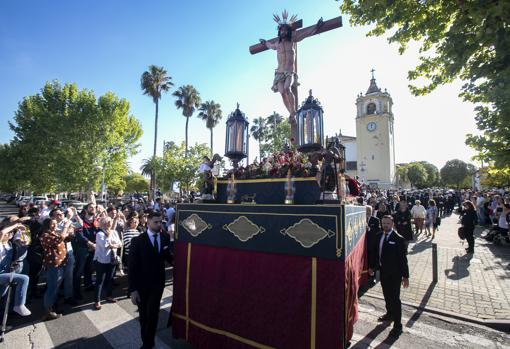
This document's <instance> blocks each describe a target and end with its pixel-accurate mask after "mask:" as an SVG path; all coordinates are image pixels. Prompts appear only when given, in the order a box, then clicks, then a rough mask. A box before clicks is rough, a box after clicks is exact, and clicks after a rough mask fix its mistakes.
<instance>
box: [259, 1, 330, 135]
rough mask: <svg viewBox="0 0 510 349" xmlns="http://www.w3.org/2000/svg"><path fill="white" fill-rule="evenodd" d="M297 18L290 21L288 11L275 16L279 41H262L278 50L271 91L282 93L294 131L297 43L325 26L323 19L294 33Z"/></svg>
mask: <svg viewBox="0 0 510 349" xmlns="http://www.w3.org/2000/svg"><path fill="white" fill-rule="evenodd" d="M296 18H297V17H296V16H295V15H294V16H292V17H291V18H290V19H288V13H287V11H284V12H283V13H282V18H280V16H278V15H274V20H275V22H276V23H278V39H277V40H276V41H273V40H270V41H266V40H264V39H260V43H261V44H262V45H264V46H265V47H267V48H268V49H272V50H276V53H277V55H276V56H277V60H278V67H277V68H276V71H275V74H274V80H273V86H272V88H271V89H272V90H273V91H274V92H280V94H281V95H282V99H283V103H284V104H285V107H286V108H287V110H288V111H289V120H290V123H291V126H292V128H293V129H294V128H295V124H296V119H295V115H296V105H297V100H296V97H297V96H296V94H297V86H298V82H297V79H298V76H297V72H296V68H297V67H296V43H298V42H299V41H301V40H303V39H304V38H306V37H308V36H312V35H315V34H316V33H317V31H318V30H319V29H320V28H321V26H322V25H323V20H322V18H321V19H319V21H318V22H317V24H316V25H314V26H311V27H308V28H305V29H302V30H299V31H294V30H293V29H292V24H293V23H294V22H295V21H296ZM291 88H292V89H291ZM293 134H294V133H293Z"/></svg>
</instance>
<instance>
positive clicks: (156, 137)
mask: <svg viewBox="0 0 510 349" xmlns="http://www.w3.org/2000/svg"><path fill="white" fill-rule="evenodd" d="M158 107H159V101H158V100H156V118H155V120H154V152H153V154H152V157H153V159H155V158H156V149H157V144H158V143H157V142H158V109H159V108H158ZM151 177H152V179H151V182H152V187H151V198H152V199H155V198H156V171H155V170H153V171H152V173H151Z"/></svg>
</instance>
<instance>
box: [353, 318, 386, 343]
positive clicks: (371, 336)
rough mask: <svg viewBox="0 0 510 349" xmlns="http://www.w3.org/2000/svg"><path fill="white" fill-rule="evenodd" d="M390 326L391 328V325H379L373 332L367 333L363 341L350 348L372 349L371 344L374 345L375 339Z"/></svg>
mask: <svg viewBox="0 0 510 349" xmlns="http://www.w3.org/2000/svg"><path fill="white" fill-rule="evenodd" d="M388 326H389V324H379V325H377V326H376V327H375V328H374V329H373V330H372V331H370V332H369V333H367V335H366V336H365V337H363V339H361V340H360V341H358V343H356V344H354V345H353V346H352V347H350V348H351V349H363V348H369V347H370V343H372V341H373V340H374V339H375V338H377V336H378V335H380V334H381V333H382V332H383V331H384V330H385V329H386V328H387V327H388Z"/></svg>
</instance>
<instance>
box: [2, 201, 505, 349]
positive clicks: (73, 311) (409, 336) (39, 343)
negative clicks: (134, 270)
mask: <svg viewBox="0 0 510 349" xmlns="http://www.w3.org/2000/svg"><path fill="white" fill-rule="evenodd" d="M4 209H5V207H2V205H0V212H2V210H4ZM168 273H169V277H168V280H169V281H168V283H167V287H166V289H165V293H164V297H163V300H162V304H161V312H160V323H159V328H158V332H157V347H158V348H173V349H190V348H191V347H190V346H189V345H187V344H186V343H184V342H183V341H180V340H176V339H174V338H173V337H172V334H171V329H169V328H167V327H166V323H167V319H168V312H169V308H170V305H171V302H172V281H171V269H169V270H168ZM117 280H118V282H119V285H118V286H116V287H115V289H114V296H115V297H116V298H117V299H118V302H117V303H116V304H104V306H103V308H102V309H101V310H100V311H95V310H93V309H92V305H93V303H92V293H91V292H89V293H85V296H86V299H85V300H84V301H83V302H82V303H81V304H80V305H78V306H76V307H70V306H67V305H63V304H60V310H61V311H62V312H63V313H64V316H63V317H62V318H60V319H57V320H54V321H50V322H41V321H39V319H40V318H41V317H42V315H43V314H42V305H41V300H40V299H38V300H34V302H32V303H31V304H29V305H28V306H29V308H30V309H31V310H32V312H33V315H32V316H30V317H28V318H21V317H19V316H17V315H11V316H10V317H9V324H11V325H12V326H13V329H12V330H11V331H10V332H8V333H7V334H6V340H5V342H4V343H2V344H0V348H16V349H25V348H27V349H28V348H30V349H47V348H94V349H102V348H122V349H127V348H139V347H140V345H141V342H140V339H139V324H138V320H137V312H136V308H135V307H134V306H133V305H132V304H131V302H130V301H129V300H128V299H127V298H126V297H125V296H124V295H125V291H126V284H127V280H126V279H125V278H119V279H117ZM383 312H384V303H383V302H382V301H381V300H379V299H377V298H371V297H364V298H363V299H361V300H360V317H359V320H358V322H357V323H356V326H355V333H354V337H353V340H352V345H351V348H390V347H391V348H431V349H432V348H434V349H436V348H501V349H510V336H509V335H507V334H504V333H502V332H498V331H495V330H492V329H489V328H487V327H483V326H478V325H474V324H471V323H467V322H463V321H459V320H455V319H452V318H448V317H443V316H439V315H433V314H430V313H427V312H421V311H417V310H416V309H415V308H413V307H408V306H404V307H403V324H404V334H403V335H402V336H401V337H400V338H399V339H398V340H397V341H394V340H392V339H390V338H388V333H389V330H390V328H388V327H384V326H382V325H380V324H379V323H377V317H379V316H381V315H382V314H383ZM321 349H322V348H321Z"/></svg>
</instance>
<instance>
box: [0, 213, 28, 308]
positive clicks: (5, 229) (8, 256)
mask: <svg viewBox="0 0 510 349" xmlns="http://www.w3.org/2000/svg"><path fill="white" fill-rule="evenodd" d="M25 230H26V227H25V226H24V225H23V224H21V223H14V224H10V225H9V224H6V225H4V224H1V227H0V287H2V290H3V294H2V296H4V295H5V293H6V292H7V287H6V286H7V284H8V283H9V281H10V280H11V276H12V281H14V283H15V286H14V287H15V288H14V290H13V292H14V308H13V310H14V311H15V312H16V313H18V314H19V315H21V316H28V315H30V314H31V312H30V310H28V308H27V307H26V306H25V301H26V298H27V290H28V283H29V278H28V276H26V275H23V274H18V273H14V271H13V270H12V268H11V267H12V255H13V248H12V244H11V242H10V241H9V240H10V239H11V238H12V237H13V235H14V234H15V233H16V232H18V231H25ZM11 272H12V275H11Z"/></svg>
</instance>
